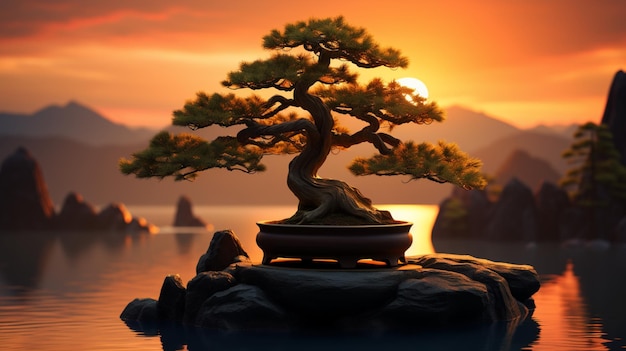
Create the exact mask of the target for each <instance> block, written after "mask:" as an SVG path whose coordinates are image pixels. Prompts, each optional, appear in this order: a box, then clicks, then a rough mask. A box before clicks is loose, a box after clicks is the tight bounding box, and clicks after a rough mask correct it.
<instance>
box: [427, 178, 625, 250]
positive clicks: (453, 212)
mask: <svg viewBox="0 0 626 351" xmlns="http://www.w3.org/2000/svg"><path fill="white" fill-rule="evenodd" d="M478 194H482V195H478ZM614 207H615V206H613V207H608V208H604V209H598V210H597V212H596V213H595V215H596V218H603V220H596V221H595V229H594V228H591V222H594V221H590V220H589V218H590V213H589V209H585V208H581V207H577V206H575V205H574V204H572V203H571V201H570V200H569V196H568V194H567V193H566V192H565V190H563V189H561V188H559V187H558V186H557V185H555V184H553V183H550V182H543V183H542V184H541V186H540V187H539V189H538V190H537V192H536V193H534V194H533V193H532V191H531V190H530V188H529V187H527V186H526V185H525V184H524V183H522V182H520V181H519V180H517V179H515V178H514V179H512V180H511V181H510V182H509V183H508V184H507V185H506V186H505V187H504V189H503V191H502V193H501V194H500V196H499V198H498V199H497V200H495V201H494V202H493V203H491V202H490V201H489V200H488V198H487V196H486V194H485V192H484V191H481V190H470V191H463V190H455V191H453V192H452V195H451V196H450V197H448V198H446V199H445V200H444V201H443V202H442V203H441V205H440V206H439V214H438V215H437V218H436V220H435V225H434V226H433V230H432V238H433V240H442V239H443V240H445V239H477V240H486V241H498V242H503V241H517V242H536V241H538V242H562V243H568V244H572V243H582V242H584V241H589V240H598V239H600V240H603V241H619V237H620V234H619V231H618V229H619V228H618V223H619V221H620V219H621V215H620V214H621V213H623V210H620V209H619V208H614ZM590 233H591V234H593V235H590ZM607 238H610V239H607Z"/></svg>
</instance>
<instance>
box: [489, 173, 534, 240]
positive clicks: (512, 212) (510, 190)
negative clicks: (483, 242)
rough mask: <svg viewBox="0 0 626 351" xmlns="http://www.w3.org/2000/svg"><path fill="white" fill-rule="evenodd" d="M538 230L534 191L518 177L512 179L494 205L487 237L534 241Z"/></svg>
mask: <svg viewBox="0 0 626 351" xmlns="http://www.w3.org/2000/svg"><path fill="white" fill-rule="evenodd" d="M536 232H537V208H536V206H535V199H534V197H533V193H532V191H531V190H530V188H529V187H528V186H526V185H525V184H524V183H522V182H520V181H519V180H518V179H517V178H513V179H511V180H510V181H509V182H508V183H507V184H506V186H505V187H504V189H503V190H502V194H501V195H500V199H499V200H498V202H497V203H496V204H495V205H494V208H493V213H492V215H491V220H490V221H489V224H488V225H487V228H486V230H485V235H486V238H487V239H492V240H504V241H532V240H534V238H535V233H536Z"/></svg>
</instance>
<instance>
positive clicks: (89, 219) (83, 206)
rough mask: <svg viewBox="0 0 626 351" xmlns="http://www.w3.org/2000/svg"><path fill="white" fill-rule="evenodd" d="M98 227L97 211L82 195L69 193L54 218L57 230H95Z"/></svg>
mask: <svg viewBox="0 0 626 351" xmlns="http://www.w3.org/2000/svg"><path fill="white" fill-rule="evenodd" d="M97 228H98V211H97V210H96V208H95V207H94V206H92V205H91V204H89V203H87V202H85V200H84V199H83V197H82V195H80V194H78V193H69V194H68V195H67V196H66V197H65V201H63V207H61V212H60V213H59V214H58V216H57V217H56V219H55V229H58V230H71V231H76V230H95V229H97Z"/></svg>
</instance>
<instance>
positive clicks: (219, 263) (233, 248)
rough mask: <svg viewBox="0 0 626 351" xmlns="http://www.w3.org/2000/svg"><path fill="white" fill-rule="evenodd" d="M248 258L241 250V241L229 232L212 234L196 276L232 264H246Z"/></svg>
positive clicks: (201, 257) (222, 231) (197, 267)
mask: <svg viewBox="0 0 626 351" xmlns="http://www.w3.org/2000/svg"><path fill="white" fill-rule="evenodd" d="M249 260H250V256H248V253H246V251H245V250H244V249H243V245H241V241H239V238H237V236H236V235H235V233H233V232H232V231H231V230H221V231H218V232H215V234H213V238H212V239H211V243H210V244H209V248H208V249H207V252H206V253H205V254H203V255H202V256H200V259H199V260H198V264H197V265H196V274H199V273H201V272H209V271H221V270H224V269H226V267H228V266H229V265H230V264H232V263H233V262H247V261H249Z"/></svg>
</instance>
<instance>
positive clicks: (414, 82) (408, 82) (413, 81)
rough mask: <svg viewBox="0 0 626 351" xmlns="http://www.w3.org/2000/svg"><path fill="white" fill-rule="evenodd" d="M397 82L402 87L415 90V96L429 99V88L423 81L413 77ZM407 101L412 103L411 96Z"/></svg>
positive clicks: (397, 80)
mask: <svg viewBox="0 0 626 351" xmlns="http://www.w3.org/2000/svg"><path fill="white" fill-rule="evenodd" d="M396 82H398V83H399V84H400V85H402V86H405V87H407V88H411V89H413V91H414V92H415V94H417V95H419V96H421V97H423V98H424V99H428V88H427V87H426V84H424V82H422V81H421V80H419V79H417V78H412V77H405V78H400V79H396ZM407 100H409V101H412V99H411V97H410V96H407Z"/></svg>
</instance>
